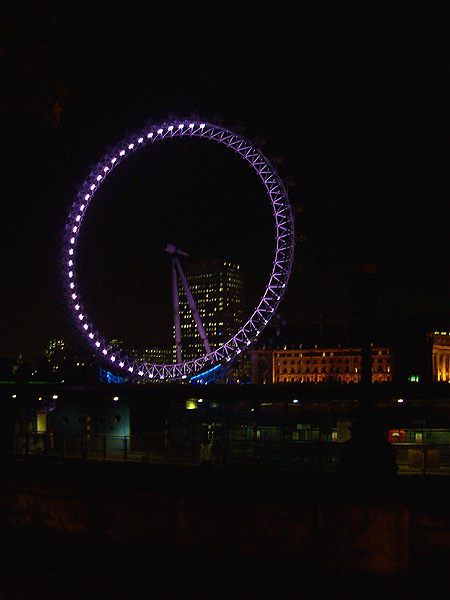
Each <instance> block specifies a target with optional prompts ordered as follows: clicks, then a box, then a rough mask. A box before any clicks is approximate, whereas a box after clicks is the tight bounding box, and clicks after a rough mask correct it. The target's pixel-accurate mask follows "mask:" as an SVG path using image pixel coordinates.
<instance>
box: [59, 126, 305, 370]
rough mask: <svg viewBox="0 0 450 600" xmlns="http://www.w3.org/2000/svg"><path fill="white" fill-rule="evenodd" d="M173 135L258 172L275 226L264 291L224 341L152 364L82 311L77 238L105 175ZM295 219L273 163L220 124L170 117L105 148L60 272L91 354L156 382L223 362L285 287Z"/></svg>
mask: <svg viewBox="0 0 450 600" xmlns="http://www.w3.org/2000/svg"><path fill="white" fill-rule="evenodd" d="M174 137H200V138H205V139H207V140H212V141H216V142H218V143H219V144H223V145H225V146H226V147H228V148H231V149H232V150H234V151H235V152H236V153H238V154H239V155H240V156H242V158H244V159H245V160H246V161H247V162H248V163H249V164H250V165H251V166H252V167H253V169H254V170H255V171H256V173H257V174H258V176H259V177H260V179H261V181H262V182H263V184H264V186H265V188H266V192H267V194H268V196H269V197H270V200H271V203H272V208H273V214H274V218H275V226H276V248H275V257H274V260H273V267H272V273H271V275H270V278H269V282H268V284H267V287H266V289H265V292H264V294H263V296H262V298H261V300H260V302H259V304H258V305H257V307H256V308H255V310H254V311H253V314H252V315H251V317H250V318H249V319H248V321H247V322H246V323H245V324H244V325H243V326H242V327H241V329H239V331H238V332H237V333H236V334H235V335H233V336H232V337H231V338H230V339H229V340H228V341H226V342H225V343H224V344H222V345H221V346H219V347H218V348H216V349H215V350H213V351H211V352H210V353H209V354H207V355H204V356H201V357H199V358H196V359H192V360H189V361H186V362H181V363H175V364H156V363H147V362H142V361H138V360H135V359H133V358H131V357H129V356H127V355H126V354H125V353H124V352H122V351H120V350H117V349H115V348H113V347H111V345H110V343H109V342H108V341H107V340H106V339H104V338H103V337H102V336H101V334H100V333H99V332H98V331H97V330H96V328H95V327H94V325H93V323H92V322H91V320H90V319H89V317H88V315H87V313H86V310H85V309H84V306H83V303H82V299H81V297H80V294H79V290H78V284H77V276H76V256H77V245H78V236H79V233H80V230H81V225H82V222H83V218H84V215H85V214H86V210H87V208H88V207H89V204H90V202H91V201H92V199H93V197H94V196H95V194H96V192H97V191H98V189H99V188H100V186H101V184H102V183H103V181H104V180H105V179H106V178H107V177H108V175H109V174H110V173H111V172H112V171H113V170H114V169H116V168H117V167H118V165H119V164H120V163H121V162H122V161H123V160H125V159H126V158H127V157H128V156H130V155H131V154H133V153H134V152H136V151H137V150H139V149H140V148H142V147H144V146H146V145H148V144H152V143H155V142H157V141H161V140H164V139H169V138H174ZM294 244H295V239H294V218H293V213H292V208H291V205H290V202H289V198H288V194H287V191H286V188H285V186H284V183H283V181H282V180H281V178H280V177H279V175H278V172H277V170H276V168H275V166H274V165H273V164H272V163H271V162H270V160H269V159H268V158H266V157H265V156H264V154H263V153H262V152H261V150H260V149H259V148H258V147H257V146H256V145H255V144H254V143H252V142H250V141H249V140H247V139H245V138H244V137H242V135H241V134H240V133H237V132H235V131H232V130H230V129H227V128H225V127H223V126H221V125H217V124H213V123H209V122H207V121H201V120H199V119H191V120H170V121H165V122H163V123H161V124H157V125H154V124H153V125H150V126H148V127H147V128H146V129H144V130H143V131H141V132H139V133H136V134H133V135H131V136H130V137H128V138H127V139H125V140H124V141H123V142H122V143H120V144H119V145H118V146H116V147H115V148H113V149H112V150H111V151H110V152H108V153H107V154H106V155H105V156H104V158H103V159H102V160H101V161H100V162H99V163H98V164H97V165H96V167H95V168H94V169H93V170H92V172H91V173H90V174H89V177H88V178H87V179H86V180H85V181H84V183H83V184H82V185H81V187H80V189H79V192H78V194H77V197H76V199H75V201H74V203H73V204H72V207H71V209H70V211H69V216H68V218H67V221H66V226H65V231H64V237H63V251H62V274H63V286H64V291H65V296H66V300H67V304H68V306H69V309H70V311H71V313H72V316H73V318H74V321H75V323H76V325H77V327H78V329H79V330H80V332H81V334H82V336H83V337H84V339H85V340H86V341H87V342H88V344H89V345H90V346H91V347H92V349H93V350H94V352H95V353H96V354H97V355H99V356H100V357H101V358H102V359H103V360H104V361H105V362H108V363H109V364H110V365H111V366H113V367H115V368H118V369H120V370H121V371H123V372H125V373H126V374H127V375H128V376H132V377H135V378H142V379H148V380H152V381H158V380H166V381H167V380H183V379H187V378H190V377H192V376H193V375H195V374H198V373H199V372H200V371H202V370H205V369H209V368H211V367H213V366H215V365H218V364H226V363H228V362H230V361H231V360H232V359H234V358H236V357H237V356H238V355H240V354H241V352H242V351H243V350H245V349H246V348H248V347H249V346H250V345H251V343H252V342H254V341H255V340H256V339H257V338H258V336H259V335H260V333H261V331H262V330H263V329H264V327H265V326H266V325H267V323H268V322H269V320H270V319H271V317H272V316H273V314H274V313H275V311H276V310H277V308H278V305H279V303H280V301H281V299H282V298H283V295H284V293H285V291H286V287H287V283H288V280H289V276H290V274H291V271H292V265H293V259H294Z"/></svg>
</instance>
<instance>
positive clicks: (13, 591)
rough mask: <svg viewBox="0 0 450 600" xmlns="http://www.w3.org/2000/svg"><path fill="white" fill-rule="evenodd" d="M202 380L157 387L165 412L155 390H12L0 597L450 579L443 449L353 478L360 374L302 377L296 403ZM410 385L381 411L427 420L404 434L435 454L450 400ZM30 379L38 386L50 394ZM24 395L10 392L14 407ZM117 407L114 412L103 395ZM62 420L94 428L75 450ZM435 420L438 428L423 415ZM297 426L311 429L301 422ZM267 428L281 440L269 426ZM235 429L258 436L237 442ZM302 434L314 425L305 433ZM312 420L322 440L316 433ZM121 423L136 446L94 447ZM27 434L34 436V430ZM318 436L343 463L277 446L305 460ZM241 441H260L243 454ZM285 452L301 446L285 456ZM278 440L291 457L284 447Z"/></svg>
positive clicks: (290, 589)
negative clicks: (348, 451) (352, 434)
mask: <svg viewBox="0 0 450 600" xmlns="http://www.w3.org/2000/svg"><path fill="white" fill-rule="evenodd" d="M195 387H196V389H195V390H194V389H192V388H191V389H184V390H182V389H181V387H180V388H177V389H174V390H169V389H167V390H165V391H161V392H157V394H158V393H160V394H161V395H162V396H164V397H165V398H167V397H166V396H165V395H166V394H171V396H170V398H171V400H170V401H168V402H167V401H165V399H164V398H163V399H162V400H161V402H159V403H158V401H157V400H156V401H155V404H154V411H153V413H151V411H149V410H148V405H146V406H145V407H143V405H142V401H143V400H144V399H145V397H146V394H148V393H149V391H148V390H146V389H142V390H139V389H136V388H139V386H136V388H130V389H127V388H125V387H123V388H122V387H115V386H104V387H101V388H95V389H94V388H79V389H77V390H75V389H72V390H68V389H63V388H61V389H56V388H43V387H41V388H36V387H35V388H34V389H32V386H31V387H30V386H28V387H27V386H24V387H22V388H18V387H15V388H11V389H8V390H6V391H5V388H4V389H3V392H4V398H3V400H4V406H5V407H9V409H8V410H6V409H5V414H7V415H9V417H10V418H9V419H8V418H5V420H4V423H8V422H9V424H11V423H12V424H13V429H12V431H11V430H10V429H9V428H8V427H6V425H4V434H5V435H4V436H3V449H4V452H3V458H4V468H3V470H2V481H1V483H2V495H1V510H0V515H1V522H0V528H1V531H2V539H3V541H4V546H5V547H7V548H8V553H7V557H6V558H5V559H4V561H3V563H2V570H3V574H2V575H3V577H2V584H1V590H2V597H4V598H17V597H26V598H61V597H65V598H86V597H92V598H95V597H108V598H110V597H112V598H116V597H117V598H119V597H120V598H124V597H126V598H134V597H141V596H142V595H143V594H146V595H150V594H151V595H152V597H156V598H166V597H173V596H174V595H177V596H180V595H185V594H190V595H193V594H195V596H197V597H211V596H213V597H215V598H217V597H218V598H248V597H263V598H282V597H299V596H300V595H302V594H307V595H308V597H310V598H316V597H317V598H319V597H323V596H324V595H333V597H338V598H341V597H342V598H380V597H383V598H394V597H395V598H398V597H399V596H402V597H403V596H404V597H408V598H420V597H423V596H424V595H430V594H432V593H436V592H437V591H438V590H440V589H442V587H443V586H444V587H446V586H448V585H450V581H449V580H450V568H449V567H450V513H449V511H448V506H449V501H450V478H447V477H446V476H445V473H446V470H445V468H444V467H441V466H440V465H438V462H437V460H435V463H434V464H435V468H434V471H435V474H433V475H432V474H431V470H430V471H427V469H425V470H424V469H423V465H422V464H421V468H418V469H417V470H415V471H414V469H412V470H406V469H404V470H403V474H402V475H397V476H396V477H395V478H394V479H392V480H389V479H388V478H387V479H385V480H384V481H381V480H378V481H376V482H374V484H373V485H370V478H367V477H364V476H363V475H364V473H363V472H362V473H361V477H360V478H354V479H353V480H352V481H349V480H348V478H346V477H343V476H342V473H341V471H340V469H339V460H340V450H342V448H343V447H344V445H345V443H346V442H345V441H344V439H348V438H345V436H344V433H345V432H346V433H345V435H347V436H348V434H349V432H348V427H345V428H344V427H343V426H342V422H343V421H345V422H346V423H347V422H348V423H351V422H352V421H353V420H354V419H355V418H356V417H357V416H358V399H357V393H358V389H357V388H356V387H354V388H352V389H351V390H350V391H351V395H352V396H353V397H350V398H349V397H348V394H349V390H348V389H345V388H344V387H342V388H341V389H339V388H336V389H333V390H331V389H329V388H323V390H320V392H321V393H319V391H316V390H319V388H318V387H315V388H312V389H311V390H306V389H302V390H295V389H293V388H286V389H285V390H284V394H286V396H288V398H287V399H286V397H285V398H283V395H282V394H283V393H282V391H281V390H280V391H278V390H275V389H272V390H267V392H266V391H265V390H261V389H260V390H251V389H250V388H251V387H252V386H246V388H245V389H242V390H241V389H240V388H239V389H238V390H237V391H234V392H231V391H228V390H223V391H222V390H221V389H220V390H219V386H211V388H210V389H208V386H207V387H203V386H202V387H201V388H200V387H198V388H197V386H195ZM161 389H163V388H161ZM410 389H411V390H412V391H410V392H409V395H407V394H406V393H405V391H406V390H402V392H403V394H402V397H401V396H399V395H398V393H399V390H393V389H391V393H388V390H387V388H381V387H380V389H379V394H380V396H379V397H378V398H377V407H378V409H379V414H381V415H382V416H383V419H384V421H383V422H384V423H385V425H386V426H387V428H386V432H385V433H386V441H387V442H388V437H389V432H391V436H393V435H394V433H393V432H396V433H395V435H394V438H393V439H395V440H397V436H400V435H401V436H402V438H401V439H403V436H404V435H410V436H412V435H413V434H414V436H413V437H412V438H410V441H409V442H408V441H404V442H398V443H395V444H394V445H393V446H392V444H391V446H392V447H394V448H397V449H398V448H403V447H404V446H402V444H406V446H407V449H411V447H412V445H413V443H414V444H416V445H417V446H418V447H420V448H422V450H423V444H424V442H422V445H420V442H419V441H418V439H419V438H416V437H415V433H414V431H416V430H419V429H420V432H421V433H422V436H425V435H429V436H432V435H433V432H434V433H436V431H435V430H437V429H438V428H437V427H436V425H438V424H439V425H442V427H441V428H440V433H439V435H441V434H442V433H443V431H444V430H445V428H446V427H447V428H449V429H450V426H449V424H448V423H447V422H446V419H447V415H449V414H450V412H449V403H448V400H447V399H446V398H445V390H444V388H442V387H438V388H435V389H434V390H433V391H432V393H431V391H430V390H428V396H429V397H428V399H427V398H425V397H424V396H423V394H424V393H425V390H423V389H422V390H419V388H417V387H416V388H410ZM135 390H136V391H135ZM200 390H201V395H200ZM247 390H248V392H247ZM344 390H345V393H344ZM11 392H13V393H11ZM194 392H195V395H194ZM393 392H395V393H393ZM27 393H30V394H34V395H36V394H37V397H36V399H35V400H34V399H33V398H31V397H28V398H27V397H26V395H27ZM152 393H154V392H152ZM247 393H248V396H246V394H247ZM19 394H22V402H21V403H20V404H19V403H17V402H16V401H17V400H18V396H19ZM134 394H136V395H134ZM186 394H187V396H186ZM253 394H255V395H257V394H259V396H258V397H256V396H253ZM265 394H267V395H265ZM269 394H271V395H270V396H269ZM291 394H292V397H291ZM301 394H302V395H301ZM308 394H309V399H308ZM315 394H316V396H315V397H314V395H315ZM414 394H415V395H414ZM9 395H11V396H13V395H15V396H16V398H14V399H12V398H11V399H12V401H13V402H16V403H15V404H14V403H9ZM221 395H222V396H221ZM227 395H228V396H227ZM346 395H347V397H345V396H346ZM383 395H384V397H381V396H383ZM7 396H8V397H7ZM54 396H57V397H56V398H54ZM331 396H333V397H331ZM391 396H392V397H391ZM39 398H41V400H39ZM76 398H78V405H77V402H76V401H75V399H76ZM116 398H118V399H116ZM269 398H270V399H269ZM125 399H127V401H126V402H125ZM147 399H148V398H147ZM200 399H201V400H202V402H199V401H200ZM398 399H403V400H404V402H402V403H398ZM194 400H196V402H194ZM294 400H298V402H296V403H294ZM319 400H320V410H319V409H318V404H319ZM425 400H427V402H428V404H426V403H425ZM35 402H36V405H37V406H38V409H37V410H41V411H43V409H42V408H39V407H42V406H44V405H45V404H47V411H46V412H40V413H39V412H36V408H35ZM107 402H108V404H106V403H107ZM189 403H190V404H189ZM109 405H110V406H111V407H112V409H111V411H110V410H106V409H105V407H107V406H109ZM225 405H226V407H227V408H228V409H229V410H228V417H229V420H228V425H227V424H226V423H227V422H226V421H225V420H224V418H223V417H224V414H225V413H226V412H227V411H226V410H225V409H224V408H223V407H224V406H225ZM299 405H300V406H299ZM25 406H26V410H25V411H24V410H23V409H24V407H25ZM94 406H95V409H96V411H97V412H94V411H93V409H94ZM121 406H122V407H121ZM192 406H196V408H192ZM69 407H71V412H68V411H69ZM101 407H103V408H102V410H100V408H101ZM127 407H128V408H127ZM158 407H159V409H158ZM221 407H222V408H221ZM266 407H267V410H269V409H270V412H269V413H265V412H264V411H265V410H266ZM19 408H20V410H18V409H19ZM141 408H142V410H141ZM144 408H145V410H144ZM48 409H51V410H48ZM169 409H170V410H169ZM252 409H253V410H252ZM404 409H406V410H404ZM86 410H87V412H86ZM33 411H34V412H33ZM83 411H84V412H83ZM89 411H90V412H89ZM102 411H103V412H102ZM139 411H141V412H139ZM219 411H222V412H219ZM401 411H403V412H401ZM255 413H256V414H255ZM37 414H41V415H42V414H46V415H47V417H46V418H47V419H48V421H47V422H46V431H41V432H38V431H29V430H27V427H28V425H26V424H27V423H28V424H29V423H30V422H31V421H33V419H36V421H35V422H36V426H37V423H38V422H37ZM149 414H151V417H150V416H149ZM219 414H220V419H218V418H217V416H218V415H219ZM267 414H269V415H270V418H271V421H270V422H269V420H268V417H267ZM27 415H28V416H27ZM99 415H100V416H99ZM127 415H128V417H127ZM139 415H141V416H139ZM145 415H147V421H145V419H144V416H145ZM18 416H19V417H20V419H18ZM57 416H58V419H60V421H61V423H60V426H61V427H63V426H64V427H68V426H69V425H73V426H74V428H75V423H77V425H76V427H78V426H79V427H84V428H86V429H85V431H84V432H82V438H81V439H82V440H84V450H83V447H81V451H80V452H79V453H77V454H76V455H71V454H70V453H69V452H65V453H62V452H61V448H62V446H58V437H60V436H62V432H61V431H60V430H59V429H58V427H59V425H58V422H57V421H58V419H56V417H57ZM88 416H90V417H91V418H90V419H89V420H88V419H87V417H88ZM117 416H119V417H120V420H118V419H117V418H116V417H117ZM54 417H55V420H54V421H52V420H51V419H53V418H54ZM64 417H65V418H66V420H64ZM81 417H85V419H83V418H81ZM319 417H320V418H319ZM80 418H81V420H80ZM127 418H128V420H129V423H128V426H129V430H130V431H129V432H128V435H127V434H126V433H125V432H123V433H122V434H118V433H117V432H116V431H115V432H114V433H113V434H107V433H105V432H104V431H103V432H102V431H99V428H100V426H101V427H103V428H106V427H108V428H110V427H116V426H117V427H119V426H122V425H123V423H124V421H125V422H126V421H127ZM263 418H264V419H265V422H263ZM419 418H420V419H421V425H422V427H417V420H418V419H419ZM40 419H41V421H40V425H41V427H42V425H43V423H42V421H43V419H42V417H40ZM100 419H103V422H101V421H100ZM150 419H151V420H152V421H153V423H154V428H155V431H154V433H156V432H157V431H158V430H157V429H156V427H162V430H161V431H159V435H160V436H161V437H160V438H158V439H159V440H160V442H158V443H159V444H160V445H159V448H160V450H161V453H160V454H158V452H157V451H156V445H154V446H152V448H153V450H151V451H149V453H148V454H145V453H143V452H142V448H138V449H137V450H136V449H135V450H133V442H132V437H133V435H138V437H139V436H141V435H143V433H145V430H146V429H147V431H150V430H149V429H148V426H149V422H150ZM250 419H253V420H252V421H250ZM333 419H336V427H335V426H334V420H333ZM341 420H342V421H341ZM95 421H97V424H96V425H95V427H97V431H94V422H95ZM139 422H140V423H141V424H142V430H141V432H139V430H138V429H137V424H138V423H139ZM338 422H339V425H338ZM299 423H300V424H302V425H303V424H309V425H310V428H309V429H308V428H304V429H302V428H300V429H299V428H297V424H299ZM88 424H90V428H89V431H88V430H87V426H88ZM219 424H220V425H219ZM294 425H295V427H294ZM408 426H409V427H408ZM433 426H434V427H433ZM52 427H53V430H52ZM264 427H266V428H269V427H271V428H272V429H270V433H271V435H272V436H279V435H281V438H280V439H274V440H272V441H271V438H270V437H268V436H266V438H264V435H263V433H264V431H265V429H264ZM414 428H415V429H414ZM236 429H239V430H241V429H242V430H245V432H246V435H249V436H250V435H251V436H252V437H251V438H250V439H249V440H247V439H245V440H242V439H237V440H235V441H236V442H237V443H236V445H234V444H233V443H231V442H234V435H235V433H234V432H235V430H236ZM334 429H336V432H334V431H333V430H334ZM344 429H345V431H344V432H343V431H341V430H344ZM133 431H134V432H135V434H133ZM225 431H227V436H225V435H224V432H225ZM258 431H259V434H258ZM280 431H281V434H280ZM315 431H318V433H317V434H316V433H314V432H315ZM427 431H429V434H428V433H426V432H427ZM8 432H9V433H8ZM220 432H221V434H220ZM250 432H251V434H250ZM297 432H298V438H299V439H297V436H295V437H294V438H293V437H292V434H295V433H297ZM302 432H303V435H304V436H305V433H306V432H308V434H307V436H306V437H303V438H301V434H302ZM400 432H402V433H400ZM69 433H70V432H68V431H66V432H65V435H66V436H69ZM116 434H117V436H118V437H117V439H119V440H120V439H121V441H122V444H123V443H124V440H126V443H127V447H126V448H127V450H126V452H125V451H124V446H123V445H122V446H121V447H120V445H119V446H118V449H117V451H114V452H113V451H112V450H111V452H108V445H107V452H106V454H104V453H103V452H104V446H100V448H99V449H98V452H94V450H93V448H91V450H92V453H90V452H89V445H90V444H91V442H92V440H93V439H94V438H95V439H96V438H98V439H101V438H102V436H103V437H106V440H107V444H109V443H111V444H112V441H111V440H112V437H107V436H108V435H110V436H113V435H116ZM219 434H220V435H219ZM71 435H74V436H78V435H79V433H78V432H77V431H72V432H71ZM121 435H122V438H121V437H120V436H121ZM208 435H209V437H210V438H212V442H213V447H214V446H215V445H216V444H218V443H219V441H222V442H225V441H226V440H227V439H228V441H229V442H230V444H229V445H228V447H229V449H230V451H231V450H232V449H233V447H234V449H235V450H236V448H238V449H239V452H240V453H239V452H238V453H237V454H235V456H234V460H231V459H230V460H223V459H221V458H220V456H218V455H215V456H214V454H212V455H211V456H213V459H212V460H209V461H203V462H202V461H201V460H200V456H201V452H200V451H201V443H206V441H207V439H208ZM27 436H28V441H29V442H30V444H29V446H28V448H27V446H26V445H25V447H23V446H22V443H21V442H23V440H25V442H26V439H27ZM32 436H35V438H36V439H35V440H34V441H33V443H34V442H36V445H35V446H32V445H31V437H32ZM83 436H84V437H83ZM88 436H90V437H88ZM314 436H318V439H314ZM324 436H328V437H327V439H329V441H327V439H323V437H324ZM333 438H334V439H333ZM67 439H68V438H67ZM67 439H66V443H67ZM114 439H116V438H114ZM413 439H414V440H416V439H417V441H414V442H413V441H412V440H413ZM18 440H19V441H18ZM338 440H339V441H338ZM341 440H342V441H341ZM422 440H424V437H422ZM439 440H440V441H441V442H442V441H443V438H442V436H441V437H440V438H439ZM194 441H195V445H194ZM41 442H42V443H41ZM197 442H198V445H197ZM11 444H12V445H11ZM178 444H184V445H185V446H186V447H188V448H191V447H192V448H195V451H193V452H192V453H191V454H188V455H184V457H183V456H181V453H180V454H177V455H176V456H175V454H176V453H174V454H173V455H172V459H171V458H170V455H169V454H167V446H169V447H171V446H177V445H178ZM432 445H433V440H432V438H431V437H430V438H429V440H428V442H427V443H426V444H425V446H429V447H430V451H431V446H432ZM435 445H436V444H435ZM438 445H439V446H440V447H441V448H440V449H441V450H442V449H443V448H444V447H445V444H444V443H441V444H438ZM197 446H198V447H197ZM319 446H331V447H333V448H335V449H336V450H334V452H335V456H336V460H337V464H336V465H334V463H330V462H327V463H326V465H327V468H325V466H324V465H325V463H323V462H314V461H309V462H308V461H306V462H305V461H303V462H301V461H298V460H280V459H279V456H281V455H282V453H283V452H285V454H284V457H285V459H286V457H290V458H298V457H299V456H303V457H304V456H305V454H304V452H303V451H302V452H303V453H302V452H300V451H297V450H295V452H294V451H291V450H289V451H286V448H291V447H294V448H297V447H301V448H308V447H314V448H317V447H319ZM11 448H12V449H13V451H9V450H10V449H11ZM66 448H67V445H66ZM243 448H246V449H250V450H249V451H246V452H244V453H243V452H242V450H243ZM261 448H266V454H265V455H264V454H263V453H261ZM276 448H284V449H285V450H280V452H278V453H277V452H272V451H273V450H274V449H276ZM86 449H87V450H86ZM435 449H436V448H435ZM133 452H134V454H133ZM286 452H287V453H286ZM272 454H275V455H277V457H278V458H276V459H274V460H272V459H271V455H272ZM422 455H423V456H425V453H424V452H423V453H422ZM203 456H204V455H203ZM169 459H170V460H169ZM419 462H420V461H419ZM362 464H363V463H362ZM410 464H415V463H413V462H411V463H409V462H408V467H409V465H410ZM424 464H425V463H424ZM330 465H331V467H330ZM400 471H401V470H400ZM438 473H439V474H438ZM443 474H444V475H443Z"/></svg>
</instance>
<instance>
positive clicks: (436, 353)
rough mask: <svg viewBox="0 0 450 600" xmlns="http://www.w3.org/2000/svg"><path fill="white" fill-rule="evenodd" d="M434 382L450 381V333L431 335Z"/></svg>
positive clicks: (436, 332) (437, 332)
mask: <svg viewBox="0 0 450 600" xmlns="http://www.w3.org/2000/svg"><path fill="white" fill-rule="evenodd" d="M431 338H432V349H431V360H432V368H433V381H450V333H446V332H439V331H435V332H434V333H432V334H431Z"/></svg>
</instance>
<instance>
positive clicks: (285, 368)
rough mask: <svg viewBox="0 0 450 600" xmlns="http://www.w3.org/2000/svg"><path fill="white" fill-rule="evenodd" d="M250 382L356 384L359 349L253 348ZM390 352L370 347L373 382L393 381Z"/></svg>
mask: <svg viewBox="0 0 450 600" xmlns="http://www.w3.org/2000/svg"><path fill="white" fill-rule="evenodd" d="M251 359H252V382H253V383H359V382H360V381H361V361H362V356H361V348H339V347H338V348H325V349H324V348H298V349H284V350H272V351H267V350H264V351H252V352H251ZM392 375H393V373H392V351H391V349H390V348H378V347H377V348H375V347H372V382H373V383H384V382H388V381H392Z"/></svg>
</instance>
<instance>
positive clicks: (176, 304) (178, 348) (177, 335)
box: [172, 257, 182, 364]
mask: <svg viewBox="0 0 450 600" xmlns="http://www.w3.org/2000/svg"><path fill="white" fill-rule="evenodd" d="M175 260H176V259H175V257H173V258H172V302H173V322H174V326H175V348H176V353H177V363H178V364H180V363H181V358H182V356H181V326H180V301H179V297H178V279H177V269H176V265H175Z"/></svg>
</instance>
